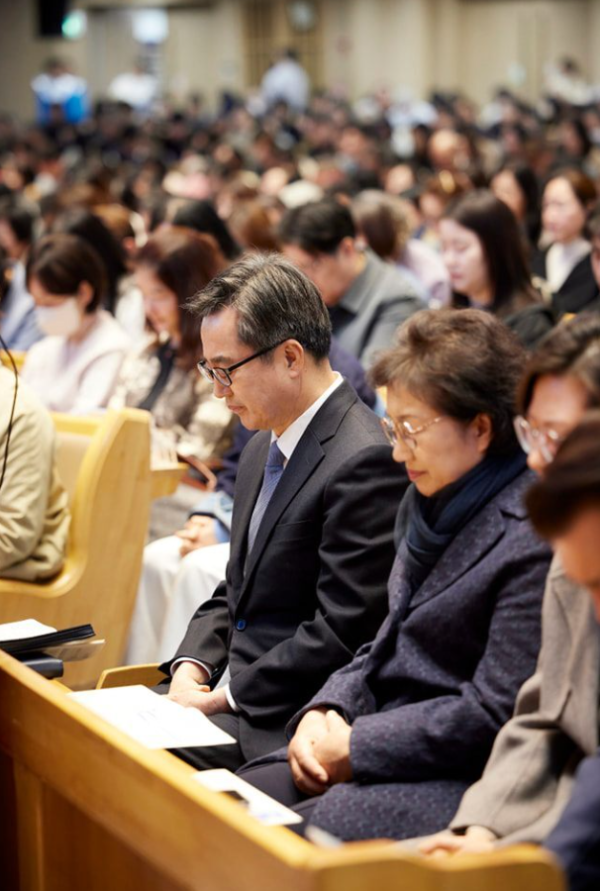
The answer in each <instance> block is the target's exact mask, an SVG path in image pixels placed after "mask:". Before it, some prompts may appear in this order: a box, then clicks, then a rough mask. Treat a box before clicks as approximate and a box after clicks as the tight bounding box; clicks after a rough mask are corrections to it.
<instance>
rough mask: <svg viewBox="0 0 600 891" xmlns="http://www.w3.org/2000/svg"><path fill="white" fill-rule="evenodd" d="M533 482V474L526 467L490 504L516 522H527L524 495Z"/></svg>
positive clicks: (534, 477) (534, 478) (534, 476)
mask: <svg viewBox="0 0 600 891" xmlns="http://www.w3.org/2000/svg"><path fill="white" fill-rule="evenodd" d="M535 480H536V475H535V473H534V472H533V471H532V470H529V468H528V467H525V468H524V469H523V470H522V471H521V473H519V474H517V476H516V477H515V478H514V479H513V480H511V482H510V483H508V484H507V485H506V486H505V487H504V488H503V489H502V490H501V491H500V492H498V494H497V495H495V496H494V498H493V499H492V501H491V502H490V503H491V504H494V505H495V506H496V507H497V508H498V510H500V511H501V512H502V513H503V514H505V515H506V516H509V517H514V518H515V519H516V520H521V521H528V517H527V508H526V507H525V494H526V492H527V490H528V489H529V487H530V486H531V485H532V484H533V483H534V482H535Z"/></svg>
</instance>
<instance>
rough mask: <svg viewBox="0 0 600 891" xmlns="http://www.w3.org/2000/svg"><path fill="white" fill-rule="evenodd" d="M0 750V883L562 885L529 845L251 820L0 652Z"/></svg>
mask: <svg viewBox="0 0 600 891" xmlns="http://www.w3.org/2000/svg"><path fill="white" fill-rule="evenodd" d="M0 752H2V753H3V757H0V800H1V801H2V809H3V823H4V826H7V827H15V828H14V829H13V830H12V833H13V834H12V840H11V829H10V828H8V830H7V831H3V832H2V833H0V863H3V864H4V865H5V866H6V868H7V870H8V872H6V873H4V875H10V874H11V872H12V876H13V877H16V875H17V873H18V874H19V881H17V883H16V884H14V883H13V884H12V885H9V886H6V887H10V888H11V891H12V889H15V891H72V889H73V891H75V889H80V888H85V889H86V891H100V889H110V891H131V889H138V888H139V889H142V888H143V889H149V891H185V889H189V891H193V889H202V891H283V889H285V891H398V889H402V891H483V889H485V891H564V885H563V883H562V880H561V878H560V876H559V874H558V871H557V870H556V869H555V867H554V866H553V865H552V863H551V861H550V858H549V857H547V856H546V855H543V854H542V853H541V852H539V851H537V850H535V849H528V848H518V849H514V850H512V851H504V852H498V853H495V854H493V855H485V856H483V855H481V856H478V857H476V856H461V857H454V858H451V859H447V860H443V861H438V860H430V861H427V860H424V859H422V858H418V857H414V856H407V855H406V854H404V853H403V852H401V851H399V850H398V848H397V847H396V846H395V845H393V844H389V843H385V842H373V843H362V844H361V843H359V844H353V845H345V846H343V847H341V848H337V849H331V850H326V849H319V848H316V847H314V846H312V845H311V844H309V843H308V842H306V841H304V840H303V839H300V838H298V837H297V836H295V835H293V834H292V833H291V832H289V831H288V830H286V829H283V828H277V827H264V826H262V825H260V824H258V823H257V822H255V821H254V820H253V819H252V818H250V817H249V816H248V815H247V814H246V813H245V811H244V810H243V808H242V807H241V806H240V805H238V804H236V803H235V802H233V801H231V800H230V799H228V798H227V797H226V796H222V795H219V794H218V793H215V792H211V791H210V790H209V789H205V788H203V787H202V786H200V785H199V784H198V783H196V782H195V781H194V780H193V779H192V773H193V770H192V768H190V767H188V765H186V764H184V763H183V762H181V761H178V760H177V759H176V758H174V757H173V756H171V755H170V754H168V753H166V752H153V751H148V750H146V749H144V748H143V747H142V746H140V745H139V744H137V743H136V742H134V741H133V740H130V739H129V738H127V737H126V736H124V735H123V734H121V733H120V732H118V731H116V730H114V729H113V728H111V727H109V726H108V725H107V724H106V723H105V722H104V721H102V720H101V719H100V718H99V717H97V716H95V715H93V714H92V713H90V712H88V711H87V710H86V709H84V708H83V707H82V706H81V705H79V704H78V703H76V702H73V701H71V700H70V699H69V698H68V697H67V696H66V694H65V691H64V688H62V687H61V686H60V685H54V684H53V683H52V682H50V681H46V680H44V679H43V678H41V677H39V676H38V675H35V674H34V673H33V672H31V671H30V670H29V669H27V668H25V667H24V666H22V665H20V664H19V663H17V662H15V660H13V659H11V658H10V657H9V656H7V655H5V654H3V653H0ZM15 837H16V838H17V839H18V844H17V845H16V846H15Z"/></svg>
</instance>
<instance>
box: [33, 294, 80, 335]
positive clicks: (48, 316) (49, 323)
mask: <svg viewBox="0 0 600 891" xmlns="http://www.w3.org/2000/svg"><path fill="white" fill-rule="evenodd" d="M35 314H36V317H37V323H38V325H39V327H40V328H41V329H42V331H43V332H44V334H50V335H54V336H58V337H71V335H72V334H75V332H76V331H77V330H78V329H79V326H80V325H81V312H80V311H79V304H78V303H77V301H76V300H75V299H70V298H69V299H68V300H65V301H63V303H61V304H59V306H36V308H35Z"/></svg>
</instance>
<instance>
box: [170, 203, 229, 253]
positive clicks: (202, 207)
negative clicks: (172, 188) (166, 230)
mask: <svg viewBox="0 0 600 891" xmlns="http://www.w3.org/2000/svg"><path fill="white" fill-rule="evenodd" d="M173 225H174V226H185V227H186V228H187V229H195V231H196V232H201V233H203V234H205V233H206V234H208V235H212V237H213V238H214V239H215V240H216V241H217V242H218V245H219V247H220V248H221V251H222V253H223V255H224V256H225V257H227V259H228V260H237V258H238V257H239V255H240V247H239V245H238V244H236V242H235V239H234V238H233V237H232V235H231V232H230V231H229V229H228V228H227V224H226V223H225V222H224V221H223V220H222V219H221V217H220V216H219V215H218V213H217V212H216V210H215V209H214V207H213V205H212V204H211V203H210V201H193V200H190V201H186V203H185V204H184V205H182V207H180V208H178V210H177V211H176V213H175V216H174V217H173Z"/></svg>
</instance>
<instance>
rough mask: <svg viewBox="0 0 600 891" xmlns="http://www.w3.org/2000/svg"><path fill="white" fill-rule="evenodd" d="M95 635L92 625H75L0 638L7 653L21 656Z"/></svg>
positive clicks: (1, 645) (0, 643) (1, 644)
mask: <svg viewBox="0 0 600 891" xmlns="http://www.w3.org/2000/svg"><path fill="white" fill-rule="evenodd" d="M95 635H96V632H95V631H94V629H93V628H92V626H91V625H74V626H73V627H72V628H64V629H63V630H62V631H53V632H52V633H51V634H39V635H36V636H35V637H22V638H18V639H14V640H0V650H4V652H5V653H10V654H11V655H12V656H21V655H22V654H24V653H39V652H40V651H43V650H45V649H46V648H47V647H58V646H61V645H62V644H66V643H71V642H72V641H82V640H88V639H89V638H90V637H95Z"/></svg>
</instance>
